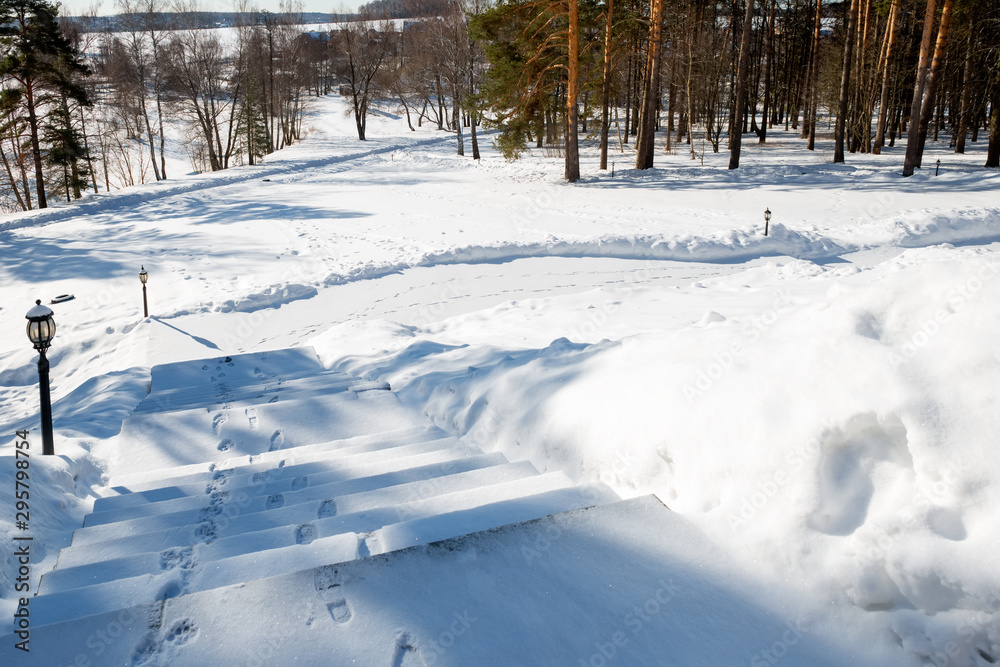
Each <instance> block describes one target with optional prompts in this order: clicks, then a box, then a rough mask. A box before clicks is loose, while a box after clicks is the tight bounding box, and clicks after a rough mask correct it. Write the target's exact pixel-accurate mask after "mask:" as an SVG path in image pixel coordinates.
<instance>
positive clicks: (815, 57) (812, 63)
mask: <svg viewBox="0 0 1000 667" xmlns="http://www.w3.org/2000/svg"><path fill="white" fill-rule="evenodd" d="M822 18H823V0H816V17H815V20H814V21H813V47H812V57H811V58H810V59H809V93H808V94H809V99H808V104H809V116H808V117H805V118H803V119H802V137H803V138H806V136H808V138H809V144H808V145H807V146H806V148H808V149H809V150H811V151H812V150H816V105H817V104H818V103H819V94H818V91H817V89H818V86H817V79H819V35H820V28H821V27H822ZM807 133H808V135H807Z"/></svg>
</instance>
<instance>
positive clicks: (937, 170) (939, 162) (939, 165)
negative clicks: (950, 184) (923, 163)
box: [934, 160, 941, 176]
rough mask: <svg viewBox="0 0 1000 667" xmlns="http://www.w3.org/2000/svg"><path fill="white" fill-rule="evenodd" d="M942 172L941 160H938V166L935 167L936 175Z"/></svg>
mask: <svg viewBox="0 0 1000 667" xmlns="http://www.w3.org/2000/svg"><path fill="white" fill-rule="evenodd" d="M939 173H941V160H938V161H937V167H936V168H935V169H934V175H935V176H937V175H938V174H939Z"/></svg>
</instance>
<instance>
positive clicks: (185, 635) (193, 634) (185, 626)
mask: <svg viewBox="0 0 1000 667" xmlns="http://www.w3.org/2000/svg"><path fill="white" fill-rule="evenodd" d="M197 638H198V626H196V625H195V624H194V622H193V621H192V620H191V619H190V618H184V619H181V620H179V621H177V622H176V623H174V624H173V625H172V626H171V627H170V630H169V631H168V632H167V634H166V636H165V637H164V638H163V641H165V642H167V643H169V644H173V645H174V646H184V644H187V643H188V642H190V641H194V640H195V639H197Z"/></svg>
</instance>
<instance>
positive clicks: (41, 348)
mask: <svg viewBox="0 0 1000 667" xmlns="http://www.w3.org/2000/svg"><path fill="white" fill-rule="evenodd" d="M25 318H26V319H27V320H28V340H30V341H31V344H32V345H34V346H35V349H36V350H38V387H39V390H40V392H41V398H42V401H41V402H42V454H55V448H54V447H53V445H52V399H51V397H50V396H49V360H48V358H47V357H46V356H45V350H47V349H49V345H50V344H51V343H52V339H53V338H54V337H55V335H56V321H55V320H54V319H53V318H52V309H51V308H49V307H48V306H43V305H42V302H41V300H40V299H39V300H37V301H35V307H34V308H32V309H31V310H29V311H28V314H27V315H25Z"/></svg>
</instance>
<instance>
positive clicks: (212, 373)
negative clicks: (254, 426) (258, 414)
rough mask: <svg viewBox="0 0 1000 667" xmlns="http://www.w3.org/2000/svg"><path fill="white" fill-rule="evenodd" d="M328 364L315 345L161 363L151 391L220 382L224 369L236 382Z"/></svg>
mask: <svg viewBox="0 0 1000 667" xmlns="http://www.w3.org/2000/svg"><path fill="white" fill-rule="evenodd" d="M323 372H326V368H325V367H324V366H323V363H322V362H321V361H320V360H319V357H318V356H317V355H316V351H315V350H314V349H313V348H311V347H293V348H287V349H284V350H274V351H268V352H249V353H246V354H234V355H229V356H220V357H215V358H212V359H202V360H199V361H178V362H174V363H169V364H159V365H156V366H153V368H152V369H150V376H151V382H150V384H151V389H150V391H151V393H160V392H165V391H170V390H176V389H182V390H184V389H190V388H192V387H210V386H212V385H213V384H216V383H217V382H218V380H220V379H222V378H220V376H219V374H220V373H225V374H226V375H225V376H224V377H225V378H227V379H228V381H229V382H232V383H237V384H239V383H243V384H246V383H248V382H262V381H264V380H266V379H279V378H283V377H302V376H304V375H308V374H310V373H323Z"/></svg>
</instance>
